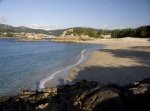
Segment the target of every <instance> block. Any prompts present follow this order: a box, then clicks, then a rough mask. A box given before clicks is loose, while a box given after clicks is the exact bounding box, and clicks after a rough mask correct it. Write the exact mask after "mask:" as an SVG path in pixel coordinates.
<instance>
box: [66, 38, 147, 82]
mask: <svg viewBox="0 0 150 111" xmlns="http://www.w3.org/2000/svg"><path fill="white" fill-rule="evenodd" d="M87 42H88V43H95V44H105V45H106V47H105V48H104V49H101V50H100V51H94V52H92V53H91V54H90V55H89V56H88V58H87V59H86V60H85V61H84V62H83V63H81V64H79V65H77V66H75V67H73V68H71V69H70V70H69V73H68V75H67V76H65V77H64V81H65V83H68V82H78V81H80V80H83V79H86V80H88V81H97V82H99V85H106V84H108V83H117V84H119V85H125V84H128V83H131V82H133V81H139V80H142V79H144V78H147V77H150V73H149V72H150V39H149V38H146V39H145V38H142V39H141V38H130V37H127V38H120V39H98V40H95V41H91V42H89V41H86V42H85V41H84V42H82V43H87Z"/></svg>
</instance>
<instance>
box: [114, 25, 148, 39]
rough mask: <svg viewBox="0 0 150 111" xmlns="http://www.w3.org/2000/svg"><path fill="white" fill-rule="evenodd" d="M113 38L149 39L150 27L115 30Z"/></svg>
mask: <svg viewBox="0 0 150 111" xmlns="http://www.w3.org/2000/svg"><path fill="white" fill-rule="evenodd" d="M111 37H112V38H121V37H140V38H148V37H150V26H141V27H138V28H136V29H131V28H129V29H115V30H112V31H111Z"/></svg>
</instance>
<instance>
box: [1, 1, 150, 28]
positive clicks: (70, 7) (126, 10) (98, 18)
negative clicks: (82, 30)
mask: <svg viewBox="0 0 150 111" xmlns="http://www.w3.org/2000/svg"><path fill="white" fill-rule="evenodd" d="M0 23H1V24H8V25H12V26H15V27H18V26H26V27H30V28H41V29H46V30H54V29H63V28H70V27H91V28H97V29H101V28H102V29H116V28H136V27H139V26H142V25H150V0H0Z"/></svg>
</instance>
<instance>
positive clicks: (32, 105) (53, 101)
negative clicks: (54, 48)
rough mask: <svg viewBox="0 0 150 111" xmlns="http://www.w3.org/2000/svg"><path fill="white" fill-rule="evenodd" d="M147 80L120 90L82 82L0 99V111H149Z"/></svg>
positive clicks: (114, 86)
mask: <svg viewBox="0 0 150 111" xmlns="http://www.w3.org/2000/svg"><path fill="white" fill-rule="evenodd" d="M149 103H150V78H147V79H144V80H142V81H137V82H134V83H131V84H127V85H124V86H120V85H117V84H113V83H110V84H108V85H106V86H101V87H100V86H98V83H97V82H94V81H91V82H87V81H86V80H82V81H80V82H77V83H76V84H74V85H64V86H60V87H59V88H57V89H56V88H46V89H43V90H42V91H40V92H38V91H24V92H20V93H19V94H18V95H16V96H13V97H1V98H0V111H139V110H141V111H149V110H150V106H149Z"/></svg>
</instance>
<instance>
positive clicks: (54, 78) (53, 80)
mask: <svg viewBox="0 0 150 111" xmlns="http://www.w3.org/2000/svg"><path fill="white" fill-rule="evenodd" d="M100 49H102V48H99V50H100ZM92 52H93V50H92ZM90 54H91V51H89V50H87V49H84V50H82V52H81V53H80V59H79V60H78V61H76V63H75V64H71V65H69V66H67V67H65V68H64V69H61V70H58V71H56V72H54V73H53V74H52V75H50V76H49V77H48V78H46V79H44V80H42V81H41V83H40V86H39V89H43V88H48V87H59V86H62V85H65V84H73V83H74V82H69V83H66V82H65V81H64V79H63V78H64V77H65V76H66V75H67V74H68V72H69V70H70V69H72V68H73V67H75V66H77V65H79V64H81V63H82V62H84V61H85V60H86V59H87V57H88V56H89V55H90Z"/></svg>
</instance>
